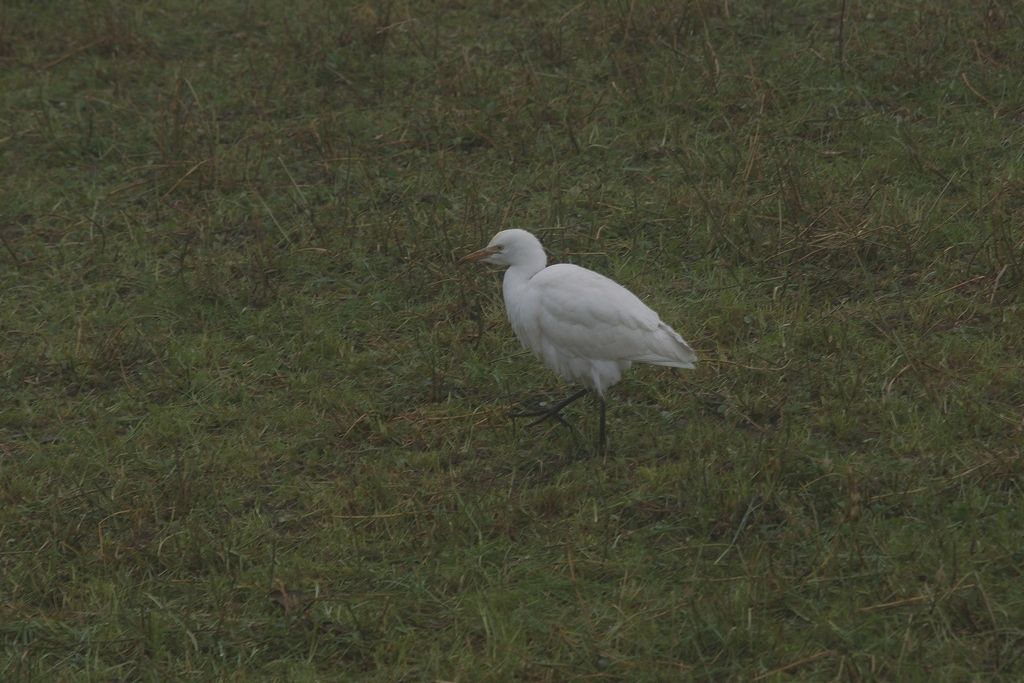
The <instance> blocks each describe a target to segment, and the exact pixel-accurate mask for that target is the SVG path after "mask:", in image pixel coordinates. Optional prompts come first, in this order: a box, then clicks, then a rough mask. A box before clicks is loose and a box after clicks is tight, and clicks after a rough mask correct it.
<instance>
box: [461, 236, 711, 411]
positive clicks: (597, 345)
mask: <svg viewBox="0 0 1024 683" xmlns="http://www.w3.org/2000/svg"><path fill="white" fill-rule="evenodd" d="M467 258H473V260H482V261H486V262H488V263H497V264H502V265H508V266H509V268H508V270H507V271H505V279H504V283H503V293H504V296H505V308H506V310H507V312H508V319H509V322H511V323H512V329H513V330H514V331H515V333H516V336H517V337H518V338H519V341H520V342H521V343H522V344H523V346H525V347H526V348H528V349H530V350H531V351H533V352H534V353H535V354H537V356H539V357H540V358H541V360H543V361H544V364H545V365H546V366H547V367H549V368H550V369H552V370H554V371H555V372H556V373H558V374H559V375H560V376H561V377H562V378H563V379H565V380H567V381H570V382H574V383H577V384H582V385H583V386H585V387H587V388H589V389H592V390H594V391H596V392H597V393H598V394H599V395H601V396H603V395H604V392H605V390H606V389H607V388H608V387H610V386H611V385H613V384H615V383H616V382H618V381H619V379H621V377H622V373H623V372H624V371H626V370H628V369H629V368H630V366H631V365H632V364H633V363H651V364H654V365H667V366H671V367H679V368H693V367H694V364H695V363H696V360H697V356H696V354H695V353H694V352H693V349H691V348H690V346H689V345H688V344H687V343H686V342H685V341H684V340H683V338H682V337H681V336H679V334H678V333H676V331H675V330H673V329H672V328H671V327H669V326H668V325H666V324H665V323H664V322H662V321H661V318H659V317H658V314H657V313H655V312H654V311H653V310H651V309H650V308H649V307H648V306H647V305H646V304H644V303H643V302H642V301H640V299H638V298H637V297H636V295H634V294H633V293H632V292H630V291H629V290H628V289H626V288H625V287H623V286H622V285H620V284H618V283H617V282H615V281H613V280H611V279H609V278H607V277H605V276H604V275H601V274H599V273H595V272H594V271H592V270H587V269H586V268H580V267H579V266H574V265H571V264H564V263H563V264H557V265H553V266H547V267H545V266H546V263H547V258H546V256H545V255H544V249H543V247H541V244H540V242H539V241H538V240H537V238H536V237H534V236H533V235H531V234H530V233H528V232H526V231H525V230H503V231H502V232H499V233H498V234H497V235H495V236H494V238H493V239H492V240H491V242H490V243H489V244H488V245H487V247H485V248H484V249H481V250H480V251H479V252H476V253H475V254H471V255H470V257H467Z"/></svg>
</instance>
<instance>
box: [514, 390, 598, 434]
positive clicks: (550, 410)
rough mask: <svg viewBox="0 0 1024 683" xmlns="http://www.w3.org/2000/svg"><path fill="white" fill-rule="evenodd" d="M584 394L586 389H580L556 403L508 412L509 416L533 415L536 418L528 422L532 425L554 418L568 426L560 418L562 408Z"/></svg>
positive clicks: (567, 424)
mask: <svg viewBox="0 0 1024 683" xmlns="http://www.w3.org/2000/svg"><path fill="white" fill-rule="evenodd" d="M586 394H587V389H581V390H580V391H577V392H576V393H575V394H573V395H572V396H570V397H569V398H565V399H562V400H561V401H559V402H558V403H555V404H554V405H550V406H544V407H538V408H537V409H535V410H524V411H521V412H518V413H509V416H510V417H535V418H537V419H536V420H534V421H533V422H531V423H530V426H533V425H535V424H540V423H541V422H543V421H544V420H548V419H551V418H554V419H556V420H558V421H559V422H561V423H562V424H564V425H565V426H566V427H568V426H569V423H568V422H566V421H565V420H563V419H562V414H561V413H562V409H563V408H565V407H566V406H567V405H569V404H570V403H572V402H573V401H578V400H579V399H581V398H583V397H584V396H586Z"/></svg>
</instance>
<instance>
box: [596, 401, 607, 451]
mask: <svg viewBox="0 0 1024 683" xmlns="http://www.w3.org/2000/svg"><path fill="white" fill-rule="evenodd" d="M597 400H598V402H599V403H600V404H601V421H600V422H598V430H597V452H598V453H599V454H600V455H604V450H605V437H604V396H601V395H600V394H598V396H597Z"/></svg>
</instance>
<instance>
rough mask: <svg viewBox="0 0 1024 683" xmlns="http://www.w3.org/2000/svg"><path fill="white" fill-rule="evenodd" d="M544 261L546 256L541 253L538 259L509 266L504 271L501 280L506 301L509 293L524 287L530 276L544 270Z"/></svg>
mask: <svg viewBox="0 0 1024 683" xmlns="http://www.w3.org/2000/svg"><path fill="white" fill-rule="evenodd" d="M546 261H547V258H546V257H545V256H544V255H543V254H541V257H540V259H539V260H537V261H531V262H529V263H518V264H516V265H514V266H509V268H508V270H506V271H505V278H504V280H502V289H503V290H504V292H505V299H506V301H507V300H508V297H509V295H512V294H513V293H514V292H516V291H518V290H520V289H522V288H523V287H525V286H526V284H527V283H528V282H529V281H530V278H532V277H533V276H534V275H536V274H537V273H539V272H540V271H542V270H544V266H545V264H546Z"/></svg>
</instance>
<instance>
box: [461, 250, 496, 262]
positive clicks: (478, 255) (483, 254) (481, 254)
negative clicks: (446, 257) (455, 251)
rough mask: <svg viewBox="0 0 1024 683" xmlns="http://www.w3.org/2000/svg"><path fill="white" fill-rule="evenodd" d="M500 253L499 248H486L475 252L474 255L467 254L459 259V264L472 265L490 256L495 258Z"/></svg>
mask: <svg viewBox="0 0 1024 683" xmlns="http://www.w3.org/2000/svg"><path fill="white" fill-rule="evenodd" d="M497 253H498V248H497V247H484V248H483V249H480V250H478V251H474V252H473V253H472V254H466V255H465V256H463V257H462V258H460V259H459V263H472V262H474V261H480V260H483V259H485V258H487V257H488V256H494V255H495V254H497Z"/></svg>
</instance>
